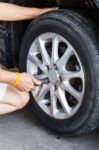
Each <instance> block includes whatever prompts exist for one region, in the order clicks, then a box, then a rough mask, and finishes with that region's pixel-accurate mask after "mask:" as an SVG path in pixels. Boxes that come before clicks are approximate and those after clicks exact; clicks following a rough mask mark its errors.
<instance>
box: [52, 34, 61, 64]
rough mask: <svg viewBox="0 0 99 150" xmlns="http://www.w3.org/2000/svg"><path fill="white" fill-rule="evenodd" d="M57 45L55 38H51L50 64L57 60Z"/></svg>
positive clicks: (57, 41)
mask: <svg viewBox="0 0 99 150" xmlns="http://www.w3.org/2000/svg"><path fill="white" fill-rule="evenodd" d="M58 45H59V40H58V38H57V37H56V36H54V37H53V38H52V56H51V62H52V63H55V62H56V61H57V60H58V59H59V56H58Z"/></svg>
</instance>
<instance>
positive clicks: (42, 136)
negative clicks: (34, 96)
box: [0, 107, 99, 150]
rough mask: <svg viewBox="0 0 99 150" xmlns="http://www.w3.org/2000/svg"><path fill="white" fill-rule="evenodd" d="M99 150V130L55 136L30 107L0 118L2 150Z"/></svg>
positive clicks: (0, 146) (0, 149)
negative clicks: (67, 136) (81, 134)
mask: <svg viewBox="0 0 99 150" xmlns="http://www.w3.org/2000/svg"><path fill="white" fill-rule="evenodd" d="M8 149H9V150H77V149H78V150H99V130H98V131H97V132H94V133H92V134H90V135H86V136H82V137H76V138H66V137H60V136H59V135H56V134H53V133H52V132H50V131H49V130H47V129H45V128H44V126H42V125H41V123H40V122H39V121H38V120H37V119H36V117H35V116H34V115H33V113H32V111H31V110H30V109H29V107H26V108H25V109H23V110H21V111H18V112H14V113H12V114H8V115H4V116H1V117H0V150H8Z"/></svg>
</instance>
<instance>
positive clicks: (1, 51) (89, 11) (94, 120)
mask: <svg viewBox="0 0 99 150" xmlns="http://www.w3.org/2000/svg"><path fill="white" fill-rule="evenodd" d="M0 2H8V3H13V4H17V5H21V6H27V7H29V6H30V7H42V8H44V7H54V6H55V7H56V6H58V7H59V8H60V10H58V11H53V12H49V13H46V14H44V15H41V16H40V17H38V18H37V19H35V20H29V21H17V22H5V21H4V22H2V21H1V22H0V63H1V64H2V65H4V66H6V67H7V68H12V67H19V68H20V70H21V71H22V72H23V71H26V72H28V73H31V74H32V75H35V76H36V77H38V78H39V79H42V75H44V74H42V73H41V72H42V71H43V73H45V74H46V76H43V78H45V79H46V78H47V79H48V81H49V82H48V84H47V83H45V84H44V85H43V87H39V88H38V89H37V91H36V92H33V91H32V92H31V94H30V95H31V104H30V105H31V106H32V109H33V111H34V112H35V113H36V115H37V116H38V118H39V119H40V120H41V121H42V122H43V123H44V124H45V126H46V127H48V128H50V129H51V130H53V131H55V132H59V133H65V134H67V135H68V136H72V135H73V136H74V135H80V134H85V133H88V132H91V131H93V130H94V129H96V128H97V127H98V126H99V109H98V105H99V100H98V97H99V96H98V93H99V92H98V91H99V86H98V79H99V77H98V75H99V73H98V71H99V67H98V66H99V65H98V63H99V62H98V60H99V58H98V57H99V53H98V52H99V44H98V42H99V41H98V39H99V38H98V35H99V34H98V32H99V31H98V26H99V24H98V23H99V11H98V6H99V3H98V0H69V1H68V0H67V1H66V0H42V1H41V0H33V1H32V0H18V1H16V0H9V1H8V0H0ZM54 38H55V40H56V41H54ZM37 42H38V44H37ZM54 42H56V44H55V43H54ZM57 42H58V46H59V47H56V46H57ZM44 43H45V45H43V44H44ZM53 43H54V46H53ZM35 47H36V48H35ZM53 47H54V48H53ZM68 47H69V48H70V49H72V51H70V53H69V52H68ZM51 48H52V49H51ZM46 49H47V52H48V53H49V54H47V52H46ZM56 49H58V50H57V51H59V53H58V52H57V51H56ZM40 50H41V51H40ZM51 50H52V54H50V53H51V52H50V51H51ZM65 51H67V52H68V53H69V54H68V53H67V55H66V53H65ZM49 55H52V56H51V57H52V58H51V60H50V59H49ZM57 55H59V56H57ZM62 55H64V56H63V57H62ZM54 59H55V60H54ZM30 61H31V62H30ZM43 61H44V62H43ZM50 61H51V63H50ZM65 61H66V62H65ZM42 62H43V64H42V65H41V64H40V63H42ZM64 63H66V64H64ZM49 64H50V65H49ZM86 64H87V65H86ZM37 65H38V67H37ZM44 65H45V66H44ZM39 68H40V69H41V70H40V69H39ZM44 68H45V69H44ZM40 75H41V76H40ZM44 86H45V87H44ZM53 89H54V92H53ZM38 90H39V94H37V92H38ZM51 90H52V91H51ZM49 91H50V93H49ZM36 94H37V95H38V96H36ZM42 94H43V95H42ZM44 94H45V95H44ZM53 94H54V95H53ZM44 96H45V97H46V98H45V99H44ZM53 97H54V98H56V99H54V100H53ZM67 99H68V100H67ZM37 100H39V101H41V103H40V104H39V102H38V101H37ZM51 100H52V101H51ZM45 101H46V102H45ZM54 101H57V109H55V110H54V108H55V107H56V106H55V105H56V103H55V102H54ZM52 105H53V106H52ZM68 105H69V106H68ZM51 106H52V107H53V108H52V107H51ZM54 113H55V114H54ZM55 115H56V116H55Z"/></svg>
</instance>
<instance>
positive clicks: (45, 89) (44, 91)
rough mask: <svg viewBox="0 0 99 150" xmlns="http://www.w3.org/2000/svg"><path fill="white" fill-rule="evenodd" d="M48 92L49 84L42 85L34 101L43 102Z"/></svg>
mask: <svg viewBox="0 0 99 150" xmlns="http://www.w3.org/2000/svg"><path fill="white" fill-rule="evenodd" d="M49 90H50V85H49V84H43V85H42V87H41V90H40V91H39V93H38V94H37V96H36V97H35V99H36V101H37V102H38V103H39V102H40V101H41V100H44V97H45V95H46V94H47V93H48V91H49Z"/></svg>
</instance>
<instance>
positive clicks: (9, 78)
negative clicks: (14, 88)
mask: <svg viewBox="0 0 99 150" xmlns="http://www.w3.org/2000/svg"><path fill="white" fill-rule="evenodd" d="M15 80H16V73H14V72H10V71H6V70H4V69H1V68H0V83H7V84H11V83H12V82H13V81H15Z"/></svg>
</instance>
